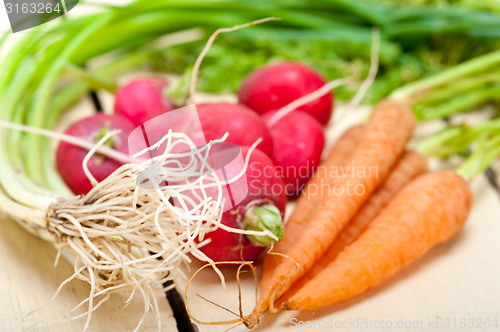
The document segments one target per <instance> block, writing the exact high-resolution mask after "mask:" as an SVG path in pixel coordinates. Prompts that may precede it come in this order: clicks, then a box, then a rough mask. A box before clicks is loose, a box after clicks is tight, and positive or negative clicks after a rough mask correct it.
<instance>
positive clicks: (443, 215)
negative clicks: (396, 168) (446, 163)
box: [283, 171, 472, 310]
mask: <svg viewBox="0 0 500 332" xmlns="http://www.w3.org/2000/svg"><path fill="white" fill-rule="evenodd" d="M471 204H472V193H471V191H470V188H469V185H468V183H467V182H466V181H465V180H464V179H463V178H462V177H460V176H459V175H457V173H455V172H453V171H444V172H436V173H430V174H426V175H422V176H420V177H419V178H417V179H415V180H414V181H412V182H411V183H410V184H409V185H407V186H406V187H405V188H403V190H401V191H400V192H399V193H398V195H397V196H396V197H395V198H394V200H393V201H392V202H391V203H390V204H389V205H388V206H387V208H386V209H384V210H383V211H382V212H381V213H380V215H379V216H378V217H377V218H376V219H375V220H374V221H373V222H372V223H371V224H370V226H369V227H368V229H367V230H366V231H365V232H364V233H363V234H362V235H361V236H360V237H359V238H358V239H357V240H356V241H355V242H353V243H352V244H351V245H350V246H348V247H347V248H346V249H345V250H344V251H342V252H341V253H340V254H339V255H338V257H337V259H336V260H334V261H333V262H332V263H331V264H330V265H328V266H327V267H326V268H325V269H323V270H322V271H321V272H320V273H319V274H318V275H317V276H315V277H314V278H313V279H311V280H309V281H308V282H307V283H306V284H305V285H304V286H303V287H302V288H301V289H300V290H299V291H298V292H297V293H296V294H295V295H293V296H292V297H291V298H290V299H288V301H287V302H285V303H284V304H283V308H284V309H289V310H298V309H300V310H313V309H317V308H321V307H324V306H327V305H331V304H334V303H337V302H339V301H343V300H347V299H349V298H352V297H353V296H355V295H358V294H360V293H363V292H365V291H366V290H368V289H370V288H372V287H374V286H376V285H377V284H379V283H381V282H382V281H384V280H386V279H387V278H389V277H390V276H391V275H393V274H394V273H395V272H397V271H398V270H400V269H401V268H402V267H403V266H405V265H407V264H409V263H410V262H412V261H414V260H415V259H417V258H419V257H421V256H422V255H423V254H425V253H426V252H427V251H429V250H430V249H431V248H433V247H435V246H436V245H438V244H440V243H443V242H445V241H447V240H449V239H450V238H451V237H453V236H454V235H455V234H457V233H458V231H459V230H460V229H461V228H462V226H463V224H464V222H465V221H466V219H467V216H468V214H469V211H470V208H471Z"/></svg>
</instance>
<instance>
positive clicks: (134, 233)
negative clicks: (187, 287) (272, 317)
mask: <svg viewBox="0 0 500 332" xmlns="http://www.w3.org/2000/svg"><path fill="white" fill-rule="evenodd" d="M224 139H225V137H224V138H223V139H221V140H219V141H223V140H224ZM159 148H161V149H164V150H163V152H162V154H161V155H158V156H156V157H153V158H151V157H150V158H148V156H151V153H152V152H154V153H156V154H158V149H159ZM210 148H211V144H208V145H207V146H205V147H204V148H202V149H199V148H197V147H196V145H195V144H194V143H193V142H192V140H191V139H190V138H189V137H188V136H187V135H186V134H183V133H174V132H172V131H170V132H169V133H168V134H167V135H165V136H164V137H163V138H162V139H161V140H160V141H159V142H157V143H156V144H154V145H152V146H151V147H148V148H146V149H144V150H143V151H140V152H139V153H137V154H136V155H134V156H133V160H142V162H137V163H128V164H125V165H123V166H121V167H120V168H119V169H117V170H116V171H115V172H113V173H112V174H111V175H110V176H108V177H107V178H106V179H105V180H103V181H101V182H99V183H98V184H97V185H96V186H95V187H94V188H93V189H92V190H91V191H90V192H89V193H87V194H86V195H84V196H76V197H73V198H70V199H66V200H61V201H59V202H58V203H56V204H53V205H52V206H51V207H50V209H49V212H48V230H49V232H50V233H52V234H53V235H54V238H55V240H54V242H55V245H56V248H58V249H59V250H64V251H69V252H71V253H72V255H73V256H74V260H73V262H74V270H75V273H74V275H73V276H72V277H71V278H70V279H73V278H78V279H81V280H84V281H86V282H88V283H89V284H90V285H91V293H90V296H89V298H88V299H86V300H85V301H84V302H88V317H87V325H86V327H87V326H88V322H89V320H90V315H91V313H92V311H94V310H95V309H96V307H97V306H98V305H100V304H101V303H102V301H101V302H97V303H94V299H95V298H97V297H102V298H103V299H106V296H107V295H108V294H110V293H112V292H117V291H124V290H128V291H131V296H130V298H132V296H133V295H134V294H136V293H138V292H140V293H141V294H142V296H143V298H144V301H145V314H146V313H147V312H148V311H149V310H150V309H149V308H150V306H153V308H155V306H156V305H155V303H156V302H155V301H156V300H155V298H154V295H153V289H154V287H155V286H161V285H162V284H163V283H165V282H166V281H167V280H173V279H174V278H175V277H176V276H178V273H179V269H178V268H179V265H180V264H181V263H183V262H185V263H189V262H190V261H191V258H190V255H191V256H194V257H196V258H198V259H200V260H202V261H205V262H209V263H213V261H211V260H210V259H209V258H208V257H207V256H206V255H205V254H203V252H201V251H200V250H199V247H200V246H201V245H203V244H204V243H203V238H204V235H205V234H206V233H208V232H210V231H213V230H215V229H217V228H218V227H222V228H224V229H226V230H228V231H235V232H238V233H248V234H250V233H251V234H258V235H268V236H273V235H272V234H270V232H269V233H268V232H254V231H243V230H239V229H238V230H236V229H231V228H229V227H227V226H224V225H221V216H222V211H223V209H222V207H223V204H224V201H223V199H222V198H223V195H222V185H224V184H225V183H223V182H221V181H220V180H219V178H218V176H217V175H216V173H215V172H213V170H211V169H210V165H209V163H208V161H209V160H210V159H209V154H210ZM95 150H96V149H94V151H95ZM175 151H177V153H176V152H175ZM178 151H186V152H184V153H179V152H178ZM250 154H251V151H249V154H248V155H247V160H246V162H245V167H244V169H243V170H242V172H241V173H240V174H238V176H237V177H241V176H244V175H245V171H246V167H247V166H248V160H249V158H248V157H249V156H250ZM141 158H142V159H141ZM235 180H236V179H230V180H229V182H232V181H235ZM195 239H197V240H198V241H195ZM214 268H215V265H214ZM215 269H216V268H215ZM216 271H217V272H218V273H219V275H220V276H221V278H222V274H220V271H218V270H216ZM65 283H66V282H65ZM65 283H64V284H65ZM82 304H83V303H82ZM155 311H156V312H157V313H158V311H157V308H156V310H155ZM143 318H144V316H143ZM141 323H142V319H141Z"/></svg>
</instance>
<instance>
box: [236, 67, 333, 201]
mask: <svg viewBox="0 0 500 332" xmlns="http://www.w3.org/2000/svg"><path fill="white" fill-rule="evenodd" d="M325 83H326V81H325V79H324V78H322V77H321V76H320V75H319V74H318V73H317V72H315V71H314V70H312V69H311V68H309V67H306V66H305V65H303V64H300V63H297V62H281V63H277V64H272V65H268V66H265V67H262V68H258V69H256V70H255V71H253V72H252V73H250V74H249V75H248V76H247V77H246V78H245V80H244V81H243V83H242V84H241V86H240V89H239V91H238V99H239V101H240V103H242V104H245V105H247V106H248V107H249V108H252V109H253V110H255V111H256V112H257V113H259V114H262V115H263V118H264V121H265V122H266V124H267V125H268V128H269V131H270V134H271V137H272V141H273V152H272V159H273V161H274V163H275V164H276V166H277V167H278V169H279V172H280V174H281V176H282V178H283V180H284V182H285V188H284V190H285V192H286V194H287V195H288V196H289V197H291V198H293V197H296V196H297V195H298V194H299V193H300V190H301V189H302V187H303V186H304V185H305V184H306V182H307V180H308V179H309V177H310V176H311V175H312V173H313V172H314V169H315V168H316V167H317V166H318V164H319V162H320V159H321V153H322V151H323V147H324V144H325V137H324V133H323V127H322V126H323V125H325V124H326V123H328V121H329V120H330V117H331V115H332V112H333V94H326V95H324V96H322V97H320V98H318V99H316V100H313V101H311V102H309V103H307V104H305V105H303V106H300V107H299V108H298V109H296V110H293V111H292V112H290V113H288V114H285V115H282V116H280V114H279V113H280V111H278V110H279V109H280V108H282V107H285V106H286V105H288V104H290V103H291V102H293V101H294V100H297V99H298V98H301V97H304V96H306V95H308V94H310V93H312V92H314V91H316V90H318V89H319V88H321V87H322V86H323V85H324V84H325ZM276 116H278V117H279V118H276Z"/></svg>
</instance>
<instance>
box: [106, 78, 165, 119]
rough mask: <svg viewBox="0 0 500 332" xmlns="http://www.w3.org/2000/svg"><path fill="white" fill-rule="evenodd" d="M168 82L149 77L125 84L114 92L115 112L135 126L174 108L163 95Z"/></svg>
mask: <svg viewBox="0 0 500 332" xmlns="http://www.w3.org/2000/svg"><path fill="white" fill-rule="evenodd" d="M167 85H168V82H167V81H166V80H164V79H163V78H159V77H150V78H143V79H138V80H135V81H132V82H129V83H127V84H125V85H124V86H122V87H120V88H119V89H118V91H117V92H116V100H115V113H116V114H120V115H123V116H124V117H126V118H127V119H129V120H130V121H132V123H134V124H135V125H136V126H139V125H141V124H142V123H144V122H146V121H147V120H149V119H152V118H154V117H156V116H158V115H160V114H163V113H165V112H168V111H171V110H173V109H174V106H173V105H172V103H171V102H170V101H169V100H168V99H167V98H166V97H165V96H164V93H163V90H164V88H165V87H166V86H167Z"/></svg>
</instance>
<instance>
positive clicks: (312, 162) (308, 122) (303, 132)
mask: <svg viewBox="0 0 500 332" xmlns="http://www.w3.org/2000/svg"><path fill="white" fill-rule="evenodd" d="M276 112H277V111H272V112H268V113H266V114H265V115H264V121H266V123H268V122H269V120H270V119H271V118H272V116H273V115H274V114H275V113H276ZM269 130H270V132H271V137H272V138H273V156H272V159H273V161H274V163H275V165H276V167H277V168H278V171H279V173H280V174H281V175H282V177H283V181H284V182H285V191H286V193H287V195H289V196H290V197H293V198H295V197H296V196H297V195H298V194H299V193H300V190H301V189H302V187H303V186H304V185H305V184H306V182H307V180H308V179H309V177H311V175H312V174H313V173H314V169H315V168H316V167H317V166H318V165H319V163H320V161H321V153H322V151H323V147H324V145H325V135H324V133H323V127H322V126H321V124H320V123H319V122H318V121H316V120H315V119H314V118H313V117H312V116H310V115H308V114H306V113H304V112H298V111H292V112H290V113H288V114H287V115H285V116H283V117H282V118H281V119H280V121H278V122H276V123H274V124H272V125H270V128H269Z"/></svg>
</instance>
